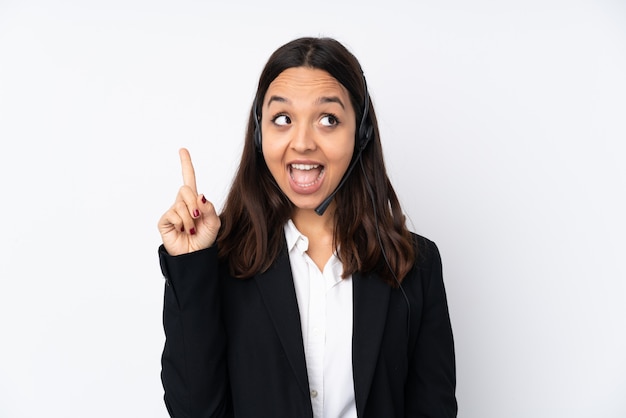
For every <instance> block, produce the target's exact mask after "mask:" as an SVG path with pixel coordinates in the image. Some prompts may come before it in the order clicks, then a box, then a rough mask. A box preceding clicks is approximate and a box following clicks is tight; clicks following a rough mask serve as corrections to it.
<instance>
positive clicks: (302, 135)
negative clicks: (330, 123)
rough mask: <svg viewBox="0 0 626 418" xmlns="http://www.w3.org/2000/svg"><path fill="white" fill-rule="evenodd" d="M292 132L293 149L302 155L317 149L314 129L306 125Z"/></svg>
mask: <svg viewBox="0 0 626 418" xmlns="http://www.w3.org/2000/svg"><path fill="white" fill-rule="evenodd" d="M294 128H295V129H293V130H292V132H293V137H292V138H291V144H290V146H291V148H292V149H293V150H294V151H298V152H301V153H304V152H307V151H313V150H315V149H316V148H317V144H316V142H315V137H314V135H315V132H314V130H313V129H312V127H311V126H310V125H308V124H306V123H304V124H300V125H298V126H295V127H294Z"/></svg>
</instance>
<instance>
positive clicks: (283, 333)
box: [159, 235, 457, 418]
mask: <svg viewBox="0 0 626 418" xmlns="http://www.w3.org/2000/svg"><path fill="white" fill-rule="evenodd" d="M415 241H416V245H417V248H418V261H417V262H416V263H415V266H414V268H413V270H412V271H411V272H410V274H409V275H408V276H407V277H406V278H405V279H404V281H403V282H402V287H403V289H404V291H405V293H406V296H407V297H408V300H409V304H408V305H407V302H406V300H405V298H404V296H403V294H402V292H401V291H400V290H399V289H393V288H391V287H390V286H389V285H388V284H386V283H385V282H383V280H382V279H380V278H379V277H377V275H376V274H359V273H356V274H354V275H353V281H352V282H353V286H354V287H353V298H354V323H353V337H352V367H353V376H354V393H355V398H356V408H357V414H358V416H359V417H360V418H392V417H433V418H434V417H437V418H444V417H456V412H457V403H456V398H455V384H456V382H455V363H454V346H453V339H452V330H451V327H450V319H449V315H448V307H447V302H446V295H445V290H444V284H443V278H442V274H441V259H440V256H439V252H438V250H437V247H436V246H435V244H434V243H433V242H431V241H429V240H427V239H425V238H423V237H420V236H417V235H416V236H415ZM159 256H160V261H161V269H162V272H163V275H164V276H165V278H166V286H165V300H164V308H163V324H164V329H165V336H166V341H165V348H164V350H163V356H162V372H161V379H162V382H163V387H164V389H165V397H164V398H165V404H166V406H167V410H168V411H169V413H170V415H171V416H172V417H176V418H182V417H194V418H195V417H246V418H247V417H254V418H261V417H268V418H281V417H285V418H306V417H311V418H312V417H313V412H312V408H311V401H310V397H309V396H310V395H309V385H308V378H307V371H306V364H305V356H304V347H303V342H302V331H301V327H300V315H299V311H298V305H297V300H296V293H295V288H294V284H293V279H292V276H291V267H290V263H289V255H288V254H287V250H286V245H284V250H283V251H282V252H281V255H280V256H279V257H278V259H277V260H276V262H275V263H274V264H273V266H272V267H271V268H270V269H269V270H268V271H266V272H265V273H262V274H259V275H257V276H255V277H253V278H250V279H245V280H242V279H236V278H233V277H231V276H230V275H229V274H228V269H227V267H226V266H224V265H220V263H219V262H218V258H217V250H216V248H215V247H211V248H208V249H206V250H201V251H198V252H195V253H190V254H185V255H181V256H177V257H172V256H169V255H168V254H167V252H166V251H165V250H164V248H163V246H161V248H160V249H159ZM409 318H410V319H409Z"/></svg>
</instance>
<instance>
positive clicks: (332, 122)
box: [320, 115, 339, 126]
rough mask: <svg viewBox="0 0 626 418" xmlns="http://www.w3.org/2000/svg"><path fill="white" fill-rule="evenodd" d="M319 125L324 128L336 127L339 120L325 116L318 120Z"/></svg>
mask: <svg viewBox="0 0 626 418" xmlns="http://www.w3.org/2000/svg"><path fill="white" fill-rule="evenodd" d="M320 123H321V124H322V125H324V126H336V125H338V124H339V119H337V117H335V116H334V115H325V116H324V117H323V118H322V120H320Z"/></svg>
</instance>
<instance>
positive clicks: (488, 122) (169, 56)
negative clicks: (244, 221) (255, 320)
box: [0, 0, 626, 418]
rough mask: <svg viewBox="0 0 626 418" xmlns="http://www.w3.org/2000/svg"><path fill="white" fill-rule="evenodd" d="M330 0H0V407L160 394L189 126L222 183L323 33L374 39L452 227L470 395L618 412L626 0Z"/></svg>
mask: <svg viewBox="0 0 626 418" xmlns="http://www.w3.org/2000/svg"><path fill="white" fill-rule="evenodd" d="M225 3H230V5H225ZM336 3H339V2H335V1H317V2H307V3H303V4H298V3H296V2H269V1H266V2H259V1H252V0H248V1H246V2H225V1H221V2H209V1H206V2H201V1H176V2H174V1H169V2H166V1H147V0H145V1H142V0H124V1H122V0H115V1H111V0H108V1H104V0H95V1H63V0H59V1H43V0H41V1H35V0H31V1H28V0H24V1H17V0H15V1H13V0H0V139H1V148H0V185H1V189H0V190H1V199H2V203H1V205H0V220H1V221H2V227H1V229H0V284H1V287H0V417H11V418H13V417H15V418H17V417H165V416H166V412H165V408H164V406H163V402H162V388H161V382H160V377H159V372H160V354H161V349H162V345H163V339H164V336H163V331H162V327H161V308H162V292H163V280H162V278H161V275H160V270H159V266H158V259H157V246H158V244H159V235H158V233H157V229H156V222H157V220H158V218H159V217H160V215H161V213H162V212H164V211H165V210H166V209H167V208H168V207H169V205H170V204H171V202H172V201H173V199H174V197H175V194H176V191H177V190H178V187H179V185H180V184H181V176H180V168H179V162H178V155H177V150H178V148H179V147H181V146H186V147H188V148H189V149H190V150H191V153H192V157H194V161H195V163H196V171H197V175H198V183H199V188H200V190H201V191H202V192H204V193H205V194H206V195H207V196H209V197H210V198H211V199H212V200H213V201H214V202H215V203H216V205H218V206H221V204H222V202H223V199H224V196H225V192H226V190H227V189H228V187H229V183H230V180H231V179H232V175H233V173H234V168H235V167H236V164H237V163H238V158H239V154H240V150H241V144H242V139H243V133H244V127H245V122H246V120H247V114H248V111H249V108H250V105H251V102H252V98H253V95H254V90H255V87H256V83H257V78H258V76H259V74H260V71H261V69H262V67H263V65H264V63H265V61H266V60H267V58H268V57H269V55H270V54H271V52H272V51H273V50H274V49H276V48H277V47H278V46H280V45H282V44H283V43H285V42H287V41H290V40H292V39H293V38H296V37H299V36H305V35H313V36H318V35H325V36H332V37H335V38H337V39H338V40H340V41H341V42H343V43H344V44H345V45H346V46H347V47H348V48H349V49H350V50H351V51H352V52H353V53H355V55H356V56H357V57H358V58H359V59H360V61H361V64H362V66H363V68H364V70H365V73H366V76H367V79H368V82H369V87H370V91H371V94H372V97H373V102H374V105H375V106H376V110H377V113H378V116H379V121H380V127H381V131H382V140H383V146H384V149H385V156H386V161H387V166H388V170H389V173H390V176H391V178H392V181H393V182H394V185H395V186H396V189H397V191H398V193H399V195H400V198H401V200H402V203H403V205H404V208H405V211H406V213H407V215H408V216H409V217H410V219H411V228H412V229H413V230H415V231H416V232H419V233H421V234H423V235H426V236H428V237H429V238H431V239H433V240H434V241H435V242H437V243H438V245H439V247H440V249H441V252H442V256H443V261H444V274H445V280H446V285H447V291H448V298H449V304H450V311H451V317H452V323H453V328H454V333H455V338H456V349H457V367H458V391H457V394H458V400H459V405H460V413H459V417H461V418H543V417H545V418H554V417H568V418H583V417H585V418H587V417H589V418H591V417H594V418H596V417H600V418H624V417H626V266H625V264H624V261H625V252H626V251H625V250H626V245H625V243H624V237H625V236H626V222H625V220H624V219H625V216H624V214H626V168H625V166H626V163H625V161H624V160H625V157H626V152H625V148H626V4H625V3H624V2H623V1H617V0H615V1H609V0H606V1H602V0H562V1H559V0H541V1H539V0H530V1H528V0H525V1H522V0H513V1H507V2H504V1H500V2H499V1H495V0H494V1H488V0H479V1H462V0H448V1H430V2H426V1H416V2H409V1H407V2H400V1H391V0H387V1H384V2H383V1H379V2H368V1H363V0H353V1H349V2H345V3H342V4H336ZM259 390H262V388H259Z"/></svg>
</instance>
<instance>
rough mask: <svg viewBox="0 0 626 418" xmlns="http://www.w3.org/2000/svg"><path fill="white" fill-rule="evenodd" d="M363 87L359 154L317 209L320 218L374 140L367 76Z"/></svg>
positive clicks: (358, 141)
mask: <svg viewBox="0 0 626 418" xmlns="http://www.w3.org/2000/svg"><path fill="white" fill-rule="evenodd" d="M363 86H364V90H365V103H364V106H363V117H362V118H361V123H360V124H359V133H358V137H357V147H358V149H357V154H356V157H355V158H354V160H352V163H351V164H350V166H349V167H348V169H347V170H346V173H345V174H344V175H343V178H342V179H341V181H340V182H339V185H338V186H337V188H336V189H335V190H334V191H333V192H332V193H331V194H330V195H329V196H328V197H327V198H326V199H324V201H323V202H322V203H320V205H319V206H318V207H316V208H315V213H317V214H318V215H320V216H322V215H323V214H324V212H326V209H327V208H328V206H329V205H330V202H332V200H333V198H334V197H335V195H336V194H337V192H338V191H339V189H341V187H342V186H343V185H344V184H345V182H346V180H348V176H349V175H350V173H352V170H353V169H354V167H355V166H356V165H357V163H358V162H359V161H360V160H361V154H362V153H363V150H364V149H365V147H366V146H367V144H368V143H369V142H370V139H371V138H372V133H373V132H374V126H373V125H372V124H371V123H370V121H369V120H368V117H367V116H368V113H369V108H370V96H369V93H368V91H367V82H366V81H365V76H363Z"/></svg>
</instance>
